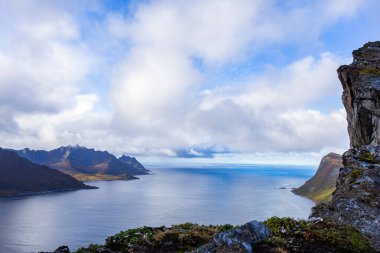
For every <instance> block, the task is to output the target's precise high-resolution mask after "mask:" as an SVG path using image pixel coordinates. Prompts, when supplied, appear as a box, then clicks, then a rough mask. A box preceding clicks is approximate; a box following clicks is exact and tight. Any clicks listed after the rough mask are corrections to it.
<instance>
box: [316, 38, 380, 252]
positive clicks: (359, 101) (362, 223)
mask: <svg viewBox="0 0 380 253" xmlns="http://www.w3.org/2000/svg"><path fill="white" fill-rule="evenodd" d="M353 56H354V61H353V63H352V64H350V65H347V66H346V65H345V66H341V67H340V68H339V69H338V75H339V79H340V81H341V83H342V86H343V96H342V100H343V104H344V106H345V108H346V110H347V121H348V132H349V136H350V143H351V147H352V149H350V150H348V151H347V152H345V153H344V155H343V165H344V167H343V168H342V169H341V170H340V173H339V177H338V181H337V185H336V187H337V189H336V191H335V192H334V193H333V197H332V200H331V201H330V202H329V203H328V204H320V205H317V206H316V207H315V208H313V210H312V214H311V216H312V217H321V218H323V219H328V220H332V221H333V222H336V223H338V224H349V225H351V226H353V227H355V228H356V229H358V230H359V231H361V232H362V233H363V234H365V235H366V236H367V237H368V238H369V239H370V240H371V242H372V244H373V246H374V247H375V248H376V250H377V251H380V205H379V203H380V196H379V193H380V145H379V144H380V42H369V43H367V44H365V45H364V46H363V47H362V48H360V49H358V50H355V51H354V52H353Z"/></svg>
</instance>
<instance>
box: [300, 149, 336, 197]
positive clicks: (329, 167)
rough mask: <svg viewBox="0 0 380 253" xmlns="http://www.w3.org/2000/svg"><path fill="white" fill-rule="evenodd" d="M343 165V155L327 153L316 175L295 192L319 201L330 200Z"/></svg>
mask: <svg viewBox="0 0 380 253" xmlns="http://www.w3.org/2000/svg"><path fill="white" fill-rule="evenodd" d="M342 167H343V164H342V156H341V155H339V154H336V153H329V154H327V155H326V156H324V157H323V158H322V160H321V163H320V164H319V166H318V170H317V172H316V173H315V175H314V176H313V177H312V178H311V179H309V180H308V181H306V183H305V184H304V185H302V186H301V187H299V188H297V189H294V190H293V192H294V193H295V194H298V195H301V196H306V197H308V198H309V199H311V200H314V201H315V202H317V203H320V202H328V201H330V200H331V197H332V193H333V191H334V190H335V186H336V180H337V178H338V175H339V170H340V168H342Z"/></svg>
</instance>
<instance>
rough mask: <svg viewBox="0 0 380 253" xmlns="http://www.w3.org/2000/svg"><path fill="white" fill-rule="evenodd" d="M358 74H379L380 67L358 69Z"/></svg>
mask: <svg viewBox="0 0 380 253" xmlns="http://www.w3.org/2000/svg"><path fill="white" fill-rule="evenodd" d="M359 74H361V75H375V76H380V69H377V68H366V69H361V70H359Z"/></svg>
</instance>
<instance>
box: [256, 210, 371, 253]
mask: <svg viewBox="0 0 380 253" xmlns="http://www.w3.org/2000/svg"><path fill="white" fill-rule="evenodd" d="M264 223H265V224H266V225H267V226H268V228H269V229H270V231H271V236H270V237H269V238H268V239H267V240H265V241H263V242H261V244H266V245H271V246H272V247H273V248H282V249H284V250H288V251H290V252H352V253H353V252H375V251H374V249H373V248H372V247H371V244H370V242H369V240H368V238H366V237H365V236H363V235H362V234H361V233H360V232H359V231H357V230H356V229H354V228H352V227H350V226H346V225H337V224H334V223H332V222H327V221H324V222H318V223H313V222H307V221H305V220H294V219H292V218H278V217H272V218H269V219H268V220H266V221H265V222H264ZM259 247H260V245H259Z"/></svg>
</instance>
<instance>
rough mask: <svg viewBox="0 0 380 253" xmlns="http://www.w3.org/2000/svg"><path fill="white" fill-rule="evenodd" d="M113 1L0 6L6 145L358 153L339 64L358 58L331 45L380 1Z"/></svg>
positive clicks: (1, 126)
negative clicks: (351, 147)
mask: <svg viewBox="0 0 380 253" xmlns="http://www.w3.org/2000/svg"><path fill="white" fill-rule="evenodd" d="M113 3H116V2H114V1H110V2H109V3H108V5H107V4H105V3H104V2H100V1H99V2H97V1H78V2H75V3H66V2H65V3H63V2H62V1H32V0H28V1H0V16H2V18H1V19H2V20H1V23H0V31H1V32H2V34H3V38H2V39H1V42H0V69H1V71H0V138H1V140H2V142H1V146H4V147H10V148H22V147H25V146H27V147H31V148H53V147H56V146H60V145H68V144H77V143H78V144H80V145H84V146H92V147H95V148H98V149H107V150H110V151H112V152H115V153H117V154H122V153H127V154H134V155H140V156H167V157H186V158H192V157H199V158H213V157H220V156H223V154H228V153H235V154H239V155H244V154H246V155H254V154H256V155H257V156H259V155H260V154H261V155H262V154H268V157H270V156H271V155H270V154H273V153H279V154H281V153H296V154H319V153H321V152H325V151H326V150H328V151H330V150H343V149H345V148H347V145H348V143H347V139H348V138H347V131H346V120H345V112H344V110H343V109H342V106H341V103H340V93H341V90H340V84H339V81H338V79H337V77H336V72H335V69H336V68H337V67H338V66H339V65H341V64H343V63H348V62H349V61H350V60H351V59H350V55H349V52H348V53H347V52H344V53H342V52H340V51H336V50H334V48H332V49H333V50H330V48H329V47H328V46H326V45H327V44H328V43H330V41H332V40H333V42H331V44H334V45H335V43H340V42H341V43H343V42H344V38H336V37H334V36H332V35H329V34H330V33H334V32H336V31H338V30H344V29H348V28H347V26H349V25H353V24H354V25H355V26H360V25H363V26H364V25H367V24H366V23H365V22H369V21H368V20H367V19H364V18H363V17H364V16H368V13H376V11H377V10H379V9H380V6H379V4H378V3H377V2H376V1H370V0H367V1H366V0H350V1H333V2H331V1H327V0H326V1H318V2H307V1H306V2H302V1H301V2H299V3H297V4H295V3H283V2H282V1H275V0H271V1H245V0H239V1H213V0H210V1H200V0H196V1H191V2H190V1H146V2H137V1H132V2H129V3H125V4H124V5H123V8H121V9H120V8H117V9H115V8H114V6H113ZM367 6H372V8H368V7H367ZM370 21H372V20H370ZM361 23H363V24H361ZM376 35H377V36H378V35H379V34H378V32H376V31H375V29H372V28H369V29H368V30H367V32H366V33H365V34H362V35H361V36H362V37H361V38H363V39H362V40H364V41H360V42H358V43H364V42H365V41H366V40H368V39H367V37H368V38H369V39H370V38H372V37H373V36H376ZM361 38H358V40H360V39H361ZM358 46H360V44H359V45H358ZM351 49H352V48H351ZM261 155H260V156H261Z"/></svg>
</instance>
